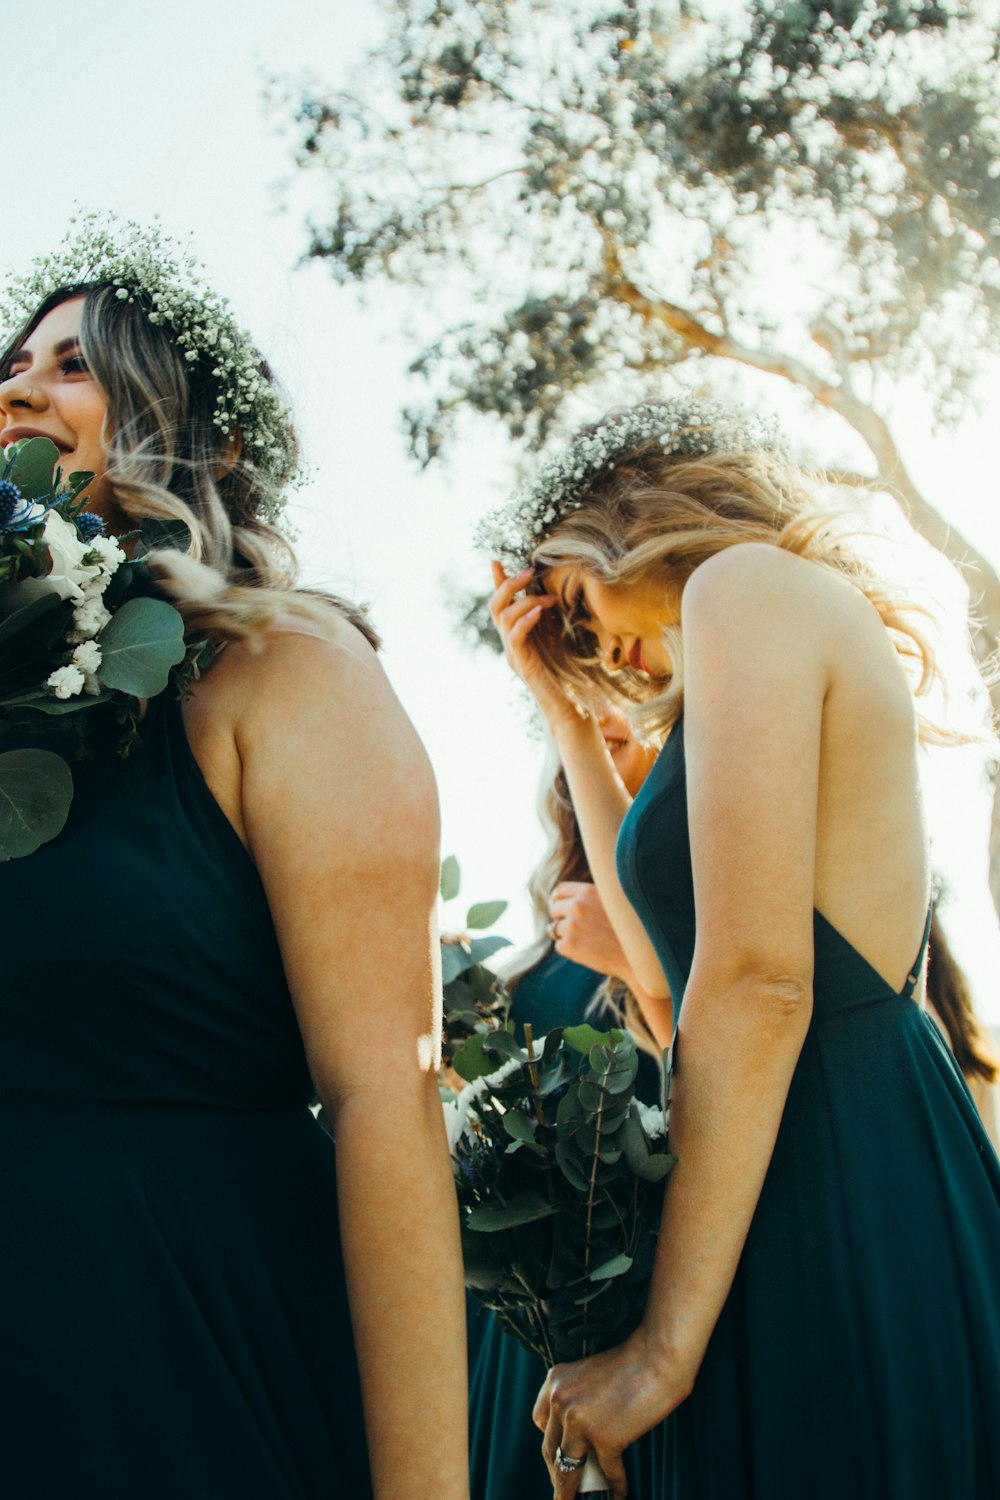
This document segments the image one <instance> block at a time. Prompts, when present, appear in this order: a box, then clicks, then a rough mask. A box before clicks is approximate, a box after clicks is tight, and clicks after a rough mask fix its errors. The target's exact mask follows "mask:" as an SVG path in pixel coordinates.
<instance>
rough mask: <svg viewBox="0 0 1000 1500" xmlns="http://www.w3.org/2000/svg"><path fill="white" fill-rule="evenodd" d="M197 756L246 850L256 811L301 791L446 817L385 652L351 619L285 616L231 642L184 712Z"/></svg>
mask: <svg viewBox="0 0 1000 1500" xmlns="http://www.w3.org/2000/svg"><path fill="white" fill-rule="evenodd" d="M184 721H185V728H186V730H187V734H188V739H189V742H190V744H191V749H192V751H193V753H194V755H195V758H196V760H197V761H198V763H199V765H200V767H201V769H202V772H203V774H204V776H205V780H206V781H207V782H208V784H209V787H210V789H211V790H212V792H213V794H214V795H215V797H216V799H217V801H218V802H219V803H220V806H221V807H222V809H223V811H224V812H225V813H226V816H227V817H228V818H229V820H230V822H231V823H232V824H233V826H234V828H235V829H236V831H237V832H238V833H239V835H240V837H241V838H242V839H243V841H244V843H245V844H247V845H248V846H249V844H251V843H252V842H253V840H252V838H251V836H250V827H249V825H250V823H251V821H252V819H253V811H254V808H255V807H256V808H258V809H260V808H261V807H273V806H274V805H275V803H276V802H278V801H280V802H282V803H283V804H285V805H288V804H289V803H291V802H294V801H296V800H297V799H298V798H299V797H300V796H301V797H302V798H305V799H308V800H309V801H310V802H311V804H312V805H313V806H314V807H315V806H316V804H317V800H319V801H329V800H331V799H334V800H339V802H340V804H341V807H342V808H343V809H346V808H347V807H348V806H349V805H350V806H353V807H355V808H358V809H359V810H360V806H361V804H362V803H367V805H368V806H369V807H370V806H371V804H372V801H373V800H377V801H381V802H383V803H384V804H385V805H386V806H387V807H391V806H395V807H398V806H399V805H400V803H401V802H403V801H406V802H407V803H408V805H409V807H410V808H411V809H412V810H414V811H417V810H419V809H422V810H423V812H424V815H425V816H426V818H427V819H429V820H431V821H433V820H434V819H435V818H436V806H437V801H436V798H437V793H436V787H435V783H434V776H433V772H432V770H431V767H430V763H429V760H428V758H427V755H426V752H425V750H424V747H423V745H422V744H421V741H420V739H419V737H418V735H417V733H416V730H415V729H414V727H413V725H412V723H411V722H410V719H409V717H408V715H407V713H406V711H405V709H404V708H403V706H402V704H401V703H400V702H399V699H398V698H397V696H396V694H395V692H394V691H393V688H392V685H391V684H390V682H389V679H388V677H387V676H386V674H385V671H384V670H383V668H382V664H381V662H380V661H379V659H378V657H377V656H376V653H375V651H374V650H373V648H372V647H371V645H370V644H369V643H368V641H366V640H365V638H364V636H362V635H361V633H360V632H359V631H358V630H356V629H355V628H354V626H352V625H351V624H350V623H349V622H348V621H347V620H342V619H336V618H334V619H332V620H331V624H330V626H329V628H327V626H326V624H325V622H324V625H323V627H322V628H321V627H319V626H318V625H317V626H313V625H312V624H311V622H310V621H308V620H305V621H303V620H300V619H289V620H282V621H279V622H278V624H277V625H275V626H274V627H272V628H270V629H267V630H262V631H261V632H260V633H259V634H258V635H257V636H255V637H253V638H251V639H249V640H246V641H238V642H233V643H232V644H230V645H227V646H226V648H225V649H224V650H223V651H222V652H220V654H219V656H218V658H217V660H216V661H215V662H214V663H213V665H212V667H211V668H210V669H209V671H208V672H207V673H206V674H205V676H204V678H203V679H202V681H201V682H199V683H197V684H196V685H195V689H194V691H193V693H192V694H191V697H190V699H189V700H188V701H187V702H186V704H185V709H184Z"/></svg>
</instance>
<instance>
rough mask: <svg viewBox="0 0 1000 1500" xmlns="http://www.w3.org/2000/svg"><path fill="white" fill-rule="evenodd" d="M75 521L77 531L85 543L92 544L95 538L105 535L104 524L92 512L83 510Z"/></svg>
mask: <svg viewBox="0 0 1000 1500" xmlns="http://www.w3.org/2000/svg"><path fill="white" fill-rule="evenodd" d="M74 519H75V521H76V529H77V531H78V532H79V533H80V535H81V537H82V538H83V540H84V541H85V542H92V541H93V540H94V537H95V536H103V535H104V522H103V521H102V520H101V518H100V516H98V515H95V514H94V512H93V511H92V510H83V511H81V512H80V514H79V515H78V516H76V517H74Z"/></svg>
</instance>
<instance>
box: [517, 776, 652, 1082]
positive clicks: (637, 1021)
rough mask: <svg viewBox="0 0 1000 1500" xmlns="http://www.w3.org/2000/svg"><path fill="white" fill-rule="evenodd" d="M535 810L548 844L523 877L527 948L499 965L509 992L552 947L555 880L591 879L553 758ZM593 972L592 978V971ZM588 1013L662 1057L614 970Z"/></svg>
mask: <svg viewBox="0 0 1000 1500" xmlns="http://www.w3.org/2000/svg"><path fill="white" fill-rule="evenodd" d="M538 813H539V817H540V818H541V821H542V825H543V827H544V828H545V830H546V833H547V834H548V848H547V849H546V851H545V854H544V855H543V856H542V858H541V860H540V861H539V863H538V864H537V865H536V867H535V869H534V871H533V872H532V875H531V878H530V879H529V881H528V895H529V896H530V897H531V906H532V910H533V912H534V915H535V937H534V940H533V941H532V942H531V943H530V944H529V945H528V947H527V948H522V949H521V950H520V951H519V952H518V953H517V954H516V955H515V956H514V958H513V959H511V960H510V961H509V962H508V963H507V964H506V965H504V966H503V967H502V968H501V970H500V974H501V977H502V979H503V981H504V983H505V984H506V986H507V989H508V990H509V991H510V993H511V994H512V995H513V994H514V993H515V992H516V990H517V986H518V985H519V984H520V983H521V981H522V980H523V979H525V978H526V977H527V975H528V974H530V973H531V972H532V971H533V970H534V969H536V968H537V967H538V965H539V964H540V963H542V962H543V961H544V960H545V959H546V958H548V956H549V954H550V953H551V951H552V946H553V945H552V939H551V937H550V936H549V902H550V901H551V899H552V892H553V891H554V890H555V888H556V886H557V885H560V884H561V883H562V882H563V881H564V880H579V881H588V882H591V881H592V879H593V877H592V876H591V873H590V867H589V865H588V864H587V856H586V854H585V853H584V849H583V839H582V838H581V837H580V827H579V824H578V823H577V821H576V813H575V812H574V810H573V799H572V798H571V796H570V793H569V783H568V782H567V780H566V773H565V771H564V770H563V768H562V766H561V765H560V764H559V762H558V760H557V759H554V761H553V766H552V768H551V771H550V773H549V774H548V775H547V776H546V779H545V781H544V783H543V786H542V793H541V796H540V797H539V800H538ZM594 978H595V982H596V980H597V975H596V973H595V976H594ZM587 1015H588V1016H594V1017H602V1018H605V1017H606V1018H607V1019H609V1020H610V1021H611V1023H612V1025H615V1026H624V1027H625V1028H626V1030H627V1031H629V1032H630V1033H631V1035H632V1037H633V1039H634V1040H635V1044H636V1046H637V1047H639V1048H641V1049H642V1051H644V1052H648V1053H649V1054H650V1056H651V1057H654V1058H655V1059H656V1061H657V1062H660V1061H661V1060H662V1053H661V1049H660V1047H659V1046H658V1045H657V1042H656V1039H655V1037H654V1036H653V1034H652V1032H651V1031H650V1029H649V1027H648V1026H647V1025H646V1021H645V1018H644V1017H643V1014H642V1011H641V1009H640V1008H639V1002H638V1001H637V1000H636V998H635V995H634V994H633V993H632V991H631V990H630V989H629V987H628V985H626V984H624V983H623V982H622V980H620V979H616V978H614V977H613V976H608V977H607V978H605V979H604V980H603V982H602V983H601V984H600V985H599V987H598V988H597V990H596V993H595V995H594V998H593V1000H592V1001H591V1002H590V1004H589V1005H588V1006H587Z"/></svg>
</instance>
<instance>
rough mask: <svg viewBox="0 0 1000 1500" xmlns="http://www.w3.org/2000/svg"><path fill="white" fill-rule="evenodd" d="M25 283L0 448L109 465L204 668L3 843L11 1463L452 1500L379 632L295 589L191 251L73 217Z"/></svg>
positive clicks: (431, 805)
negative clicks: (320, 1117)
mask: <svg viewBox="0 0 1000 1500" xmlns="http://www.w3.org/2000/svg"><path fill="white" fill-rule="evenodd" d="M8 290H9V295H8V300H7V308H6V312H7V323H8V327H13V328H14V332H13V334H12V335H11V336H10V337H9V339H8V341H7V345H6V349H5V351H4V353H3V356H2V364H0V377H2V378H0V442H2V444H3V445H4V447H5V448H6V447H8V446H9V445H11V444H14V443H18V442H21V441H22V440H25V439H29V438H32V437H45V438H48V439H50V440H51V441H52V442H53V443H54V444H55V445H56V448H57V449H58V451H59V455H60V465H61V468H62V470H63V472H64V474H65V473H69V472H71V471H81V470H87V471H90V472H92V474H93V476H94V477H93V479H92V480H91V482H90V484H89V487H88V490H87V492H86V493H87V504H88V508H89V510H90V511H91V512H93V513H95V514H96V515H97V516H99V517H100V518H101V519H102V520H103V522H104V523H105V525H106V527H107V529H108V530H109V531H111V532H116V533H119V534H122V533H129V532H133V530H134V528H136V527H138V526H139V525H140V524H142V523H147V531H146V532H145V533H144V540H145V538H146V536H147V535H148V534H149V533H148V523H150V522H153V521H155V522H158V523H161V524H160V528H159V530H158V533H157V538H158V540H159V545H158V546H157V545H156V544H155V541H156V539H154V541H153V542H152V543H150V544H149V548H148V550H147V555H146V557H145V559H144V562H145V568H146V571H147V574H148V576H149V578H150V579H151V580H152V581H153V584H154V585H155V588H156V590H157V591H158V592H159V594H160V595H161V596H162V597H163V598H165V599H167V600H169V601H170V602H171V603H173V604H174V605H175V606H176V608H177V610H178V611H179V612H180V614H181V616H182V618H183V622H184V626H185V631H186V639H187V642H188V644H189V645H191V644H192V643H203V645H204V646H205V647H206V648H207V651H205V652H203V653H202V654H201V657H200V660H201V661H202V662H203V661H204V659H205V655H206V654H207V655H211V654H213V653H214V661H212V663H211V665H210V666H209V667H208V670H206V671H204V673H203V675H202V676H201V678H200V680H196V681H195V682H194V683H193V684H192V685H191V690H190V692H189V693H188V695H187V696H186V697H184V698H183V699H181V698H180V697H179V696H178V693H177V691H176V689H173V690H171V689H168V690H167V691H165V692H163V693H161V694H160V695H159V696H158V697H154V698H152V699H150V700H149V701H148V702H147V703H146V705H145V712H144V715H143V717H142V720H141V723H140V725H139V733H140V736H141V745H140V747H139V748H138V749H136V750H134V751H133V752H132V753H131V754H130V755H129V757H128V758H127V759H125V760H122V759H121V758H119V757H118V756H117V755H115V754H114V753H113V745H114V741H115V735H114V726H113V725H107V724H102V723H101V721H100V716H101V714H102V712H103V709H102V708H101V706H96V707H94V708H92V709H90V710H88V715H92V716H95V721H94V727H93V729H92V732H91V734H90V736H89V738H88V745H89V749H90V758H89V759H88V760H87V761H86V762H84V763H83V764H81V765H80V766H78V767H77V769H76V772H75V777H74V780H75V787H76V789H75V796H74V800H73V803H72V807H71V810H70V814H69V820H68V822H67V824H66V826H65V829H64V830H63V832H62V833H61V834H60V835H59V836H58V837H56V838H54V839H53V840H52V841H51V842H49V843H46V844H44V845H43V846H42V847H40V848H39V849H37V851H36V852H35V853H32V854H30V855H28V857H26V858H23V859H20V860H17V861H12V862H10V863H7V864H0V903H2V905H3V909H4V910H5V912H6V913H7V914H8V925H10V923H9V919H10V915H11V914H12V913H14V912H18V913H21V914H25V913H30V914H31V920H30V922H27V921H25V920H24V918H23V916H22V917H21V918H19V924H20V925H21V927H22V932H21V935H20V937H19V939H18V940H17V941H14V940H13V938H11V939H10V940H9V941H8V944H7V948H6V953H5V968H4V981H3V990H2V995H0V1035H2V1037H3V1047H2V1062H0V1130H2V1135H0V1142H2V1151H3V1160H4V1193H5V1207H6V1221H5V1228H4V1233H3V1236H2V1237H0V1281H2V1285H3V1292H2V1294H0V1342H2V1346H3V1360H2V1368H0V1404H2V1406H3V1412H4V1420H3V1424H2V1430H0V1472H2V1474H3V1483H4V1487H5V1489H6V1491H7V1492H8V1493H9V1494H11V1495H17V1496H23V1497H28V1496H39V1497H46V1500H48V1497H54V1496H56V1495H80V1496H97V1495H100V1496H101V1497H102V1500H136V1497H139V1496H141V1497H143V1500H179V1497H181V1496H183V1497H185V1500H219V1497H220V1496H223V1495H233V1496H236V1495H238V1496H240V1497H241V1500H310V1497H315V1500H319V1497H321V1496H322V1497H324V1500H326V1497H332V1496H344V1497H347V1496H348V1495H349V1496H351V1497H352V1500H354V1497H364V1496H374V1497H376V1500H409V1497H412V1496H414V1495H431V1494H433V1495H435V1496H442V1497H448V1500H467V1497H468V1475H467V1464H466V1457H465V1450H466V1433H465V1422H464V1410H465V1388H464V1382H463V1379H462V1372H463V1365H464V1338H463V1334H462V1328H463V1318H462V1309H461V1300H462V1288H461V1271H460V1254H459V1248H458V1236H457V1226H456V1222H455V1212H454V1195H453V1189H452V1184H451V1176H450V1170H449V1166H448V1158H447V1151H446V1144H445V1137H444V1131H443V1126H442V1121H441V1111H440V1104H439V1101H438V1092H437V1086H436V1073H435V1061H436V1046H437V1042H436V1036H437V1027H438V1021H437V1017H436V1006H435V994H436V987H435V981H434V975H435V959H434V955H435V951H436V944H435V941H434V911H435V904H436V894H437V870H438V854H437V803H436V795H435V788H434V783H433V778H432V776H431V773H430V769H429V766H428V764H427V760H426V757H425V754H424V752H423V749H422V747H421V746H420V744H419V741H418V740H417V738H416V735H415V734H414V731H413V729H412V726H411V725H410V723H409V721H408V720H407V718H406V715H405V714H404V712H403V711H402V709H401V707H400V705H399V703H398V702H397V700H396V698H395V696H394V695H393V693H392V691H391V689H390V687H389V684H388V682H387V680H386V678H385V676H384V674H383V672H382V669H381V667H380V665H379V663H378V660H377V658H376V655H375V649H374V648H375V645H376V639H375V636H374V634H373V632H372V630H371V628H370V626H368V625H367V624H366V623H365V622H364V620H363V619H362V617H361V616H359V615H358V614H357V613H356V612H355V611H353V610H351V609H349V608H348V607H347V606H344V605H341V604H339V603H337V602H336V601H330V600H323V599H320V598H318V597H316V596H315V595H311V594H308V593H305V592H302V591H299V590H297V588H296V586H295V564H294V556H293V554H292V551H291V548H290V546H289V545H288V543H287V541H286V540H285V539H284V538H283V536H282V535H281V533H280V532H279V531H278V530H276V528H275V524H274V523H275V521H276V519H277V517H278V516H279V514H280V505H281V500H282V494H283V489H284V487H285V486H286V485H287V483H288V481H289V480H290V479H291V478H292V477H293V474H294V470H295V467H296V462H297V459H296V449H295V440H294V433H293V430H292V427H291V423H290V420H289V416H288V413H287V410H286V408H285V406H284V403H283V402H282V400H281V398H280V396H279V394H278V392H277V390H276V389H275V387H274V385H273V382H272V381H271V380H270V377H269V374H268V372H267V369H266V367H265V366H264V365H263V363H262V361H261V359H260V356H259V355H258V354H257V352H256V350H255V349H254V347H253V345H252V343H251V342H250V340H249V338H248V336H247V335H246V334H245V333H244V331H243V330H242V329H241V328H240V326H239V325H238V324H237V323H236V322H235V321H234V319H233V318H232V315H231V313H230V312H229V310H228V307H227V305H226V304H225V303H224V302H223V301H222V300H221V299H219V298H218V297H216V296H215V295H214V294H213V293H211V292H210V291H209V290H208V289H207V288H205V287H204V286H203V285H201V284H200V283H198V282H197V280H193V279H192V275H191V263H190V259H189V258H188V257H186V256H178V255H175V254H174V253H173V250H172V247H171V246H170V244H169V242H167V241H165V240H164V239H163V238H162V237H159V236H157V235H156V234H145V233H144V232H142V231H141V230H138V229H137V228H136V227H135V226H124V227H123V229H122V231H121V232H116V231H112V232H107V231H105V230H103V229H102V228H101V227H100V226H99V225H98V224H96V223H95V222H94V221H87V222H86V223H85V224H84V226H83V227H82V228H81V229H80V230H79V231H78V232H77V234H76V235H75V236H74V237H73V239H72V240H71V241H70V242H69V244H68V246H67V248H66V249H65V250H64V251H62V252H61V253H60V254H58V255H56V256H54V257H52V258H51V259H50V260H49V261H47V262H43V263H42V264H41V265H40V266H39V267H38V268H37V270H36V271H35V272H33V273H32V275H31V276H29V277H28V278H25V279H24V280H23V281H22V282H20V283H13V284H12V286H11V287H10V288H9V289H8ZM127 545H134V542H133V543H132V544H127ZM9 649H11V648H10V647H8V646H6V645H5V646H4V650H9ZM15 743H16V741H15ZM35 924H37V933H36V931H35ZM390 948H391V951H392V953H393V962H392V964H391V965H390V966H389V968H386V967H385V965H384V963H383V961H382V958H381V955H383V954H384V953H385V952H386V951H388V950H389V949H390ZM373 1032H377V1034H378V1036H379V1039H380V1042H379V1047H380V1063H379V1070H378V1084H377V1088H376V1087H375V1086H374V1085H373V1082H372V1072H371V1068H370V1060H369V1058H368V1056H367V1053H366V1051H365V1049H364V1046H363V1045H362V1038H363V1037H364V1036H370V1035H371V1034H372V1033H373ZM314 1089H315V1091H316V1092H317V1093H318V1094H319V1096H320V1098H321V1099H322V1101H323V1103H324V1105H325V1107H326V1111H327V1114H328V1116H329V1117H330V1119H331V1120H332V1121H333V1122H334V1129H335V1133H336V1148H334V1146H333V1144H332V1142H331V1141H330V1139H329V1137H328V1136H327V1135H326V1134H325V1133H324V1132H323V1130H322V1129H321V1128H320V1126H319V1125H318V1124H317V1122H316V1120H315V1118H314V1116H313V1114H312V1112H311V1111H310V1109H309V1102H310V1100H311V1098H312V1096H313V1091H314ZM387 1142H391V1143H392V1144H391V1150H389V1149H388V1148H387ZM401 1182H403V1183H405V1191H402V1192H401V1191H400V1183H401Z"/></svg>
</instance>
